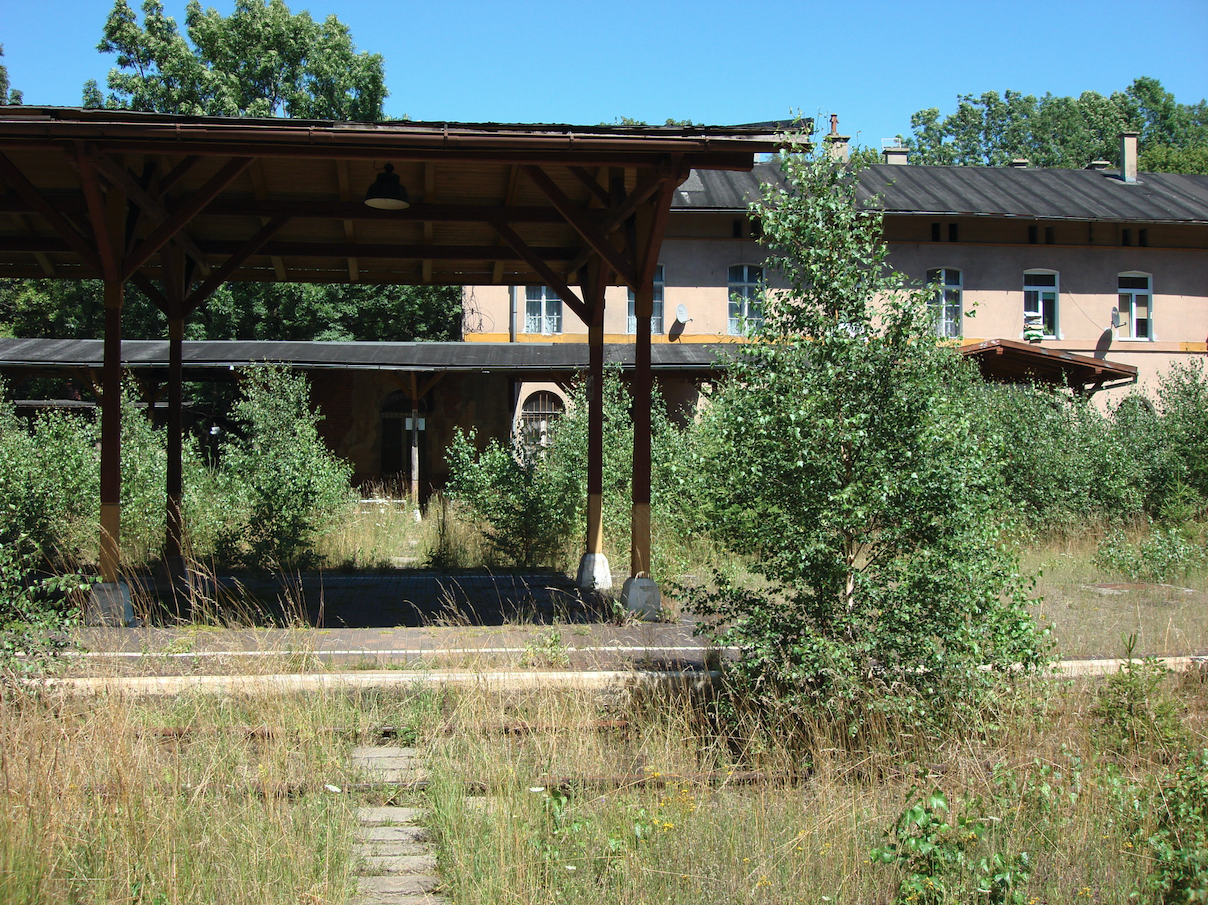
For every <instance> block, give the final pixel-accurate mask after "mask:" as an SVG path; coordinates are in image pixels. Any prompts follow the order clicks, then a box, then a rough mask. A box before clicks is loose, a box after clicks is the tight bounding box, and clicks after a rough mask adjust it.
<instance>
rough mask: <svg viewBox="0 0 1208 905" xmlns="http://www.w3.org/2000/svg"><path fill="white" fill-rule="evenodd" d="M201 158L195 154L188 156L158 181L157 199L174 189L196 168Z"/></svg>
mask: <svg viewBox="0 0 1208 905" xmlns="http://www.w3.org/2000/svg"><path fill="white" fill-rule="evenodd" d="M200 160H201V158H200V157H198V156H197V155H196V154H193V155H190V156H188V157H186V158H185V159H184V160H182V161H181V162H180V163H178V164H177V165H176V166H174V167H173V168H172V169H171V170H169V171H168V175H167V176H165V177H164V178H163V179H162V180H160V183H159V186H158V191H159V197H161V198H162V197H164V195H166V194H168V192H170V191H172V189H173V188H175V187H176V183H178V182H180V180H182V179H183V178H184V177H185V176H186V175H187V174H188V172H189V171H190V170H192V169H193V167H195V166H197V163H198V161H200Z"/></svg>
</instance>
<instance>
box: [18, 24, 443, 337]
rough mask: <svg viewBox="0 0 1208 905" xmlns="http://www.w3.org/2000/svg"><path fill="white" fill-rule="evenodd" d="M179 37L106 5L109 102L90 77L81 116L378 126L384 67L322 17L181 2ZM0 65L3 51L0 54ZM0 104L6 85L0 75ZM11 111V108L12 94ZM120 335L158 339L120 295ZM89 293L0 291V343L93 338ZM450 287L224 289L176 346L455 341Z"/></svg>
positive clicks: (75, 287) (35, 287)
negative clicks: (107, 112) (200, 342)
mask: <svg viewBox="0 0 1208 905" xmlns="http://www.w3.org/2000/svg"><path fill="white" fill-rule="evenodd" d="M185 26H186V28H185V33H183V34H182V33H181V32H180V30H179V29H178V28H177V24H176V21H175V20H174V19H173V18H172V17H170V16H168V15H166V14H165V13H164V7H163V4H162V3H161V2H160V0H145V2H144V3H143V5H142V20H141V22H140V20H139V16H138V15H137V14H136V13H135V12H134V10H132V9H131V7H130V5H129V4H128V3H127V0H115V2H114V5H113V9H112V10H111V11H110V12H109V16H108V18H107V19H106V20H105V28H104V33H103V37H102V39H101V42H100V43H99V44H98V45H97V49H98V50H99V51H101V52H102V53H116V54H117V64H118V65H117V67H116V68H114V69H112V70H110V72H109V77H108V88H109V94H108V96H103V95H102V94H101V90H100V88H99V87H98V86H97V83H96V81H95V80H93V81H90V82H89V83H88V84H86V85H85V87H84V106H93V107H99V106H107V107H113V108H122V109H131V110H140V111H147V112H158V113H181V114H187V115H214V116H287V117H301V118H308V119H331V120H345V121H376V120H380V119H382V118H383V112H382V103H383V101H384V99H385V98H386V95H387V92H386V88H385V66H384V63H383V60H382V57H381V55H380V54H370V53H363V52H362V53H358V52H357V50H356V45H355V44H354V43H353V40H352V36H351V34H350V33H349V30H348V27H347V26H346V25H344V24H343V23H342V22H340V21H339V20H338V19H337V18H336V17H335V16H328V17H327V19H325V20H324V21H323V22H321V23H319V22H315V21H314V20H313V19H312V18H311V16H310V14H309V13H307V12H300V13H298V14H296V15H295V14H293V13H291V12H290V10H289V7H287V6H286V5H285V3H284V2H283V0H237V2H236V4H235V9H234V11H233V12H232V13H231V15H229V16H225V17H224V16H222V15H221V14H219V13H218V12H217V11H216V10H214V9H205V10H203V9H202V7H201V4H200V3H198V2H197V0H192V2H190V3H189V5H188V7H187V11H186V14H185ZM0 54H2V49H0ZM0 89H3V91H0V98H2V97H4V96H6V94H5V92H7V77H6V73H5V72H4V69H3V66H0ZM12 94H13V95H14V96H15V98H16V99H15V100H14V102H19V100H20V96H19V95H18V94H17V93H16V92H13V93H12ZM123 321H124V324H123V327H124V333H125V335H126V336H127V337H128V338H131V339H153V338H159V337H162V336H163V335H164V331H165V329H166V322H165V320H164V317H163V315H162V313H161V312H160V311H158V310H157V309H156V308H155V306H154V305H152V304H151V303H150V301H148V300H147V298H146V297H145V296H144V295H143V294H142V293H141V292H139V291H138V290H137V289H136V288H135V287H133V286H128V287H127V289H126V303H125V306H124V316H123ZM103 325H104V311H103V306H102V304H101V285H100V283H99V282H97V281H95V280H85V281H82V282H62V281H54V280H14V281H0V335H6V334H7V335H13V336H29V337H44V338H52V337H55V338H63V339H92V338H99V337H100V336H102V335H103ZM460 331H461V290H460V288H459V287H456V286H362V285H348V286H345V285H310V284H275V283H268V284H260V283H232V284H227V285H225V286H223V287H221V288H220V289H219V290H218V291H217V292H216V293H215V294H214V295H213V296H212V297H211V298H210V299H209V300H208V302H207V303H206V305H205V306H204V307H203V308H202V309H201V310H200V311H199V312H198V313H197V314H196V315H195V316H194V317H193V318H192V320H191V322H190V323H189V324H188V326H187V328H186V336H187V337H188V338H189V339H264V340H274V339H280V340H309V339H319V340H384V341H396V342H409V341H415V340H448V339H456V338H458V336H459V335H460Z"/></svg>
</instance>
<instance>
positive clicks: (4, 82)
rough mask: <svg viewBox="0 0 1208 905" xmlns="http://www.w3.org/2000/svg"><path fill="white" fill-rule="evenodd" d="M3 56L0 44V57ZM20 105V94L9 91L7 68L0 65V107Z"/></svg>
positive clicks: (2, 48)
mask: <svg viewBox="0 0 1208 905" xmlns="http://www.w3.org/2000/svg"><path fill="white" fill-rule="evenodd" d="M3 56H4V45H3V44H0V57H3ZM19 103H21V92H20V91H15V90H11V89H10V88H9V85H8V67H7V66H5V65H4V64H3V63H0V105H4V104H19Z"/></svg>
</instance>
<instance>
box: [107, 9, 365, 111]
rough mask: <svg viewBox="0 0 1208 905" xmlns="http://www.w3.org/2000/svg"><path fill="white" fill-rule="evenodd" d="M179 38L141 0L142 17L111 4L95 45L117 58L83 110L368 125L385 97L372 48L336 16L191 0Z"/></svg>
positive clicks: (166, 19)
mask: <svg viewBox="0 0 1208 905" xmlns="http://www.w3.org/2000/svg"><path fill="white" fill-rule="evenodd" d="M185 27H186V34H184V35H182V34H181V33H180V31H179V30H178V29H177V26H176V20H175V19H173V18H172V17H171V16H167V15H165V14H164V8H163V4H162V3H160V2H159V0H145V2H144V3H143V21H142V24H141V25H140V24H139V21H138V16H137V15H136V14H135V13H134V11H133V10H132V9H131V8H130V6H129V4H128V3H127V2H126V0H116V2H115V3H114V5H113V9H112V10H111V11H110V13H109V17H108V18H107V19H106V20H105V30H104V37H103V38H102V39H101V42H100V44H98V45H97V49H98V50H99V51H101V52H102V53H115V54H117V64H118V65H117V67H116V68H114V69H111V70H109V78H108V87H109V95H108V97H103V96H102V94H101V91H100V88H99V87H98V86H97V83H96V81H95V80H90V81H89V82H88V83H87V84H85V86H84V106H85V107H99V106H109V107H120V108H126V109H131V110H143V111H148V112H157V113H183V114H188V115H194V116H290V117H297V118H303V119H331V120H352V121H360V122H373V121H376V120H380V119H382V116H383V113H382V102H383V101H384V100H385V99H386V95H387V91H386V85H385V81H386V74H385V65H384V63H383V60H382V56H381V54H376V53H375V54H370V53H365V52H362V53H357V51H356V46H355V45H354V44H353V41H352V36H351V34H350V33H349V31H348V27H347V26H346V25H344V24H343V23H342V22H340V20H339V19H337V18H336V17H335V16H328V17H327V18H326V19H325V20H324V21H323V22H322V23H319V22H315V21H314V20H313V19H312V18H311V17H310V13H308V12H305V11H303V12H300V13H298V14H296V15H295V14H293V13H291V12H290V10H289V7H287V6H286V5H285V3H284V0H267V2H266V0H237V2H236V4H235V10H234V12H232V13H231V15H230V16H226V17H223V16H222V15H221V14H220V13H218V11H217V10H214V9H207V10H204V11H203V10H202V8H201V4H200V3H198V2H197V0H191V2H190V3H189V5H188V7H187V11H186V13H185Z"/></svg>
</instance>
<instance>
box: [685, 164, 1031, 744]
mask: <svg viewBox="0 0 1208 905" xmlns="http://www.w3.org/2000/svg"><path fill="white" fill-rule="evenodd" d="M781 165H782V167H783V171H784V173H785V176H786V177H787V181H788V184H789V186H790V188H788V189H787V190H783V191H781V190H777V189H771V190H769V191H768V193H767V194H766V195H765V197H764V198H763V200H762V201H761V202H759V203H758V204H756V205H754V206H753V208H752V213H753V214H754V215H755V216H757V217H758V218H759V220H760V222H761V223H762V226H763V235H764V241H765V243H766V244H767V245H768V246H769V247H770V250H771V253H772V256H771V258H770V263H771V264H772V265H773V266H774V268H775V269H776V270H777V271H778V272H779V273H780V274H781V276H782V277H783V281H784V285H783V288H777V289H774V290H768V291H767V292H766V295H765V305H764V312H763V322H762V326H761V327H759V328H758V330H757V331H756V332H755V334H754V336H753V342H751V343H749V344H746V345H743V346H742V347H740V349H739V351H738V353H737V357H736V360H735V362H734V365H733V368H732V369H731V373H730V377H729V379H728V381H727V382H726V383H725V384H724V385H723V386H722V388H721V389H720V391H719V392H717V393H716V395H715V397H714V398H713V400H712V405H711V406H710V407H709V409H708V410H707V412H706V414H705V415H704V417H703V419H702V421H701V424H700V425H699V430H698V436H699V437H700V445H699V447H698V454H697V457H696V459H695V461H694V463H693V467H694V469H695V470H696V471H697V472H698V474H699V480H698V487H699V488H700V490H699V492H700V494H701V497H702V499H703V501H704V506H705V515H706V516H707V517H708V518H709V519H710V520H711V521H712V523H713V527H714V534H715V537H716V538H717V539H718V540H719V541H721V542H722V543H725V544H727V545H729V546H730V547H732V548H733V549H735V550H737V551H739V552H742V553H745V554H748V555H749V556H750V563H751V567H752V568H753V569H754V570H755V571H757V572H758V573H760V574H761V575H762V576H764V577H765V578H766V579H767V582H768V587H767V588H766V589H760V590H757V591H756V590H748V589H742V588H738V587H735V586H734V585H732V584H731V583H729V582H728V581H726V580H725V579H724V578H722V577H721V576H720V575H719V576H718V586H717V587H716V588H715V589H714V590H704V589H695V590H694V591H693V592H692V593H691V597H692V602H693V603H694V604H695V606H696V608H697V609H698V611H699V612H701V613H702V614H703V615H705V616H706V617H707V619H708V625H709V629H708V630H709V631H710V633H711V634H712V636H713V638H714V640H715V641H716V642H717V643H719V644H724V645H734V646H737V647H738V648H739V649H740V651H741V656H740V659H739V661H738V664H737V666H736V668H735V670H734V675H735V677H736V678H737V679H738V680H739V682H740V684H741V685H742V687H744V688H745V689H746V690H747V691H748V692H750V693H751V694H752V695H753V696H754V697H755V699H756V700H757V701H758V702H759V703H761V704H764V705H766V706H768V707H773V708H775V709H776V710H777V712H778V713H780V714H781V715H785V716H788V717H790V718H805V717H807V716H808V717H810V718H813V717H817V716H819V715H825V716H828V717H830V718H833V719H836V720H840V721H845V722H848V724H849V728H850V729H851V731H852V732H853V733H854V732H856V731H858V729H859V728H860V726H861V725H863V720H864V718H865V717H866V716H867V715H868V713H869V712H870V711H871V710H880V711H885V712H889V713H893V714H896V715H898V716H901V717H907V716H909V717H912V718H915V719H919V720H924V721H925V720H940V719H942V718H944V717H945V716H946V715H948V714H951V713H952V711H953V710H954V709H955V708H958V707H960V706H964V705H975V704H976V703H977V701H978V700H979V699H980V695H981V693H982V692H983V691H985V690H986V689H987V688H988V687H990V686H991V685H992V684H993V683H994V682H995V681H996V680H997V679H998V678H999V677H1000V676H1002V675H1004V674H1006V673H1007V670H1008V669H1010V668H1011V667H1012V665H1013V664H1020V663H1022V664H1024V665H1025V666H1031V665H1035V664H1037V663H1039V662H1040V660H1041V646H1040V643H1039V639H1038V635H1037V633H1036V630H1035V628H1034V626H1033V623H1032V621H1031V619H1030V618H1029V616H1028V614H1027V611H1026V609H1025V586H1026V583H1025V582H1024V580H1023V579H1022V578H1021V576H1020V575H1019V573H1018V571H1017V568H1016V563H1015V561H1014V559H1013V557H1012V556H1011V555H1009V554H1008V553H1007V552H1006V551H1005V550H1004V549H1003V548H1002V547H1001V546H1000V545H999V544H998V543H997V540H996V527H997V526H996V522H995V504H996V502H997V501H998V499H999V496H998V491H999V486H1000V485H999V480H998V468H999V463H998V462H997V461H996V460H995V457H994V453H993V449H994V447H993V445H992V444H989V443H986V442H983V441H981V440H979V438H978V437H977V435H976V432H975V431H974V425H973V423H972V419H971V417H970V412H969V409H968V406H967V405H966V399H967V397H966V393H965V388H966V387H968V386H969V381H971V380H973V379H975V378H974V377H973V376H972V374H971V372H970V371H969V370H968V369H967V368H966V367H965V365H964V363H963V362H962V361H961V360H960V357H959V355H958V354H957V353H956V352H955V351H954V350H953V349H951V348H950V347H948V346H946V345H941V344H938V343H937V340H936V337H935V331H934V315H933V313H932V312H931V311H930V310H929V306H928V304H927V300H928V295H927V293H926V292H925V291H907V289H906V288H905V287H904V285H903V283H902V279H901V277H899V276H898V275H897V274H895V273H893V272H891V271H890V270H889V269H888V268H887V266H886V263H885V256H886V246H885V244H884V242H883V241H882V238H881V219H880V217H879V216H878V215H877V214H875V213H874V212H871V211H868V210H861V209H859V207H858V206H857V204H856V200H855V178H854V176H853V175H852V174H851V172H850V170H848V169H846V168H844V167H843V166H842V165H841V164H837V163H835V162H834V161H832V160H829V159H828V158H827V157H826V156H825V155H818V156H813V157H811V156H809V155H806V154H802V153H789V154H785V155H782V159H781ZM985 667H989V670H988V671H987V670H986V669H985Z"/></svg>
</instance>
